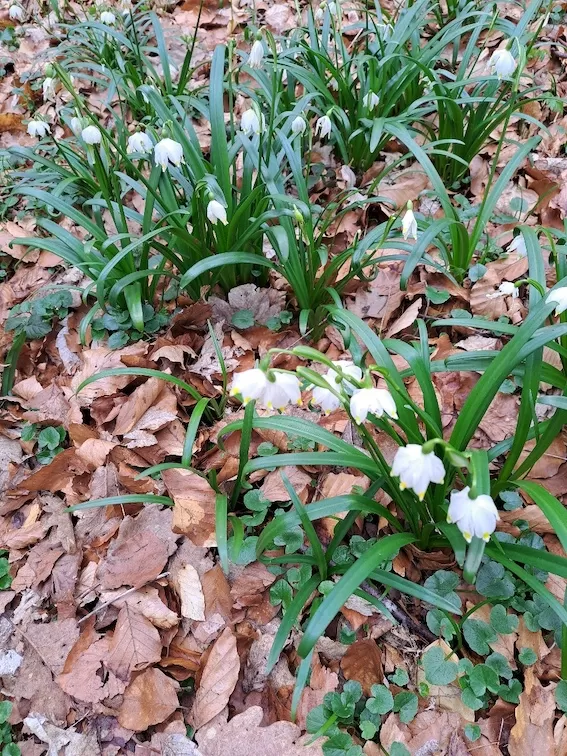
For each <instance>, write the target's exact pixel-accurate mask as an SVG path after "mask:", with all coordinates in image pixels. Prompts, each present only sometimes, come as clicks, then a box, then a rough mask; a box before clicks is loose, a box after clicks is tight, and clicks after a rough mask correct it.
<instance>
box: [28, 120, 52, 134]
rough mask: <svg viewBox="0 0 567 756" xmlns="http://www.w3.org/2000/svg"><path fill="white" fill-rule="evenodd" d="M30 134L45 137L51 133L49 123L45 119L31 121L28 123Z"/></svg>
mask: <svg viewBox="0 0 567 756" xmlns="http://www.w3.org/2000/svg"><path fill="white" fill-rule="evenodd" d="M28 134H29V135H30V136H32V137H33V136H34V137H44V136H46V135H47V134H49V124H48V123H46V122H45V121H30V122H29V123H28Z"/></svg>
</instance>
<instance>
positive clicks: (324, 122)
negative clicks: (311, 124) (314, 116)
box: [315, 115, 333, 139]
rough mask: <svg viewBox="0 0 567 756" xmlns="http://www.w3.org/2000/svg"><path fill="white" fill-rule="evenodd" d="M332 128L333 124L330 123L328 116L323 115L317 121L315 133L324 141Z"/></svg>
mask: <svg viewBox="0 0 567 756" xmlns="http://www.w3.org/2000/svg"><path fill="white" fill-rule="evenodd" d="M332 128H333V124H332V122H331V119H330V118H329V116H328V115H324V116H322V117H321V118H319V119H318V120H317V123H316V124H315V133H316V134H319V136H320V137H321V139H324V138H325V137H327V136H329V134H330V133H331V130H332Z"/></svg>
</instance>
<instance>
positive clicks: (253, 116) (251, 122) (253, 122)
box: [240, 108, 265, 136]
mask: <svg viewBox="0 0 567 756" xmlns="http://www.w3.org/2000/svg"><path fill="white" fill-rule="evenodd" d="M264 127H265V121H264V116H263V115H262V114H260V117H258V114H257V113H256V111H255V110H252V108H248V110H245V111H244V113H243V114H242V118H241V119H240V128H241V129H242V131H243V132H244V133H245V134H246V135H247V136H252V134H260V133H261V132H262V131H263V130H264Z"/></svg>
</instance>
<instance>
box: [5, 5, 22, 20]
mask: <svg viewBox="0 0 567 756" xmlns="http://www.w3.org/2000/svg"><path fill="white" fill-rule="evenodd" d="M25 15H26V14H25V12H24V9H23V8H22V6H21V5H18V3H13V4H12V5H11V6H10V7H9V8H8V16H9V17H10V20H11V21H23V20H24V18H25Z"/></svg>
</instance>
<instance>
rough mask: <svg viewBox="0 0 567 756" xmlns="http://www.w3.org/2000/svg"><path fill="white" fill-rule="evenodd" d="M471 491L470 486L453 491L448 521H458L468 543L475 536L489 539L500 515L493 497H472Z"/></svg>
mask: <svg viewBox="0 0 567 756" xmlns="http://www.w3.org/2000/svg"><path fill="white" fill-rule="evenodd" d="M469 492H470V488H469V486H467V487H466V488H463V490H462V491H452V492H451V499H450V502H449V511H448V512H447V522H449V523H452V522H454V523H456V525H457V527H458V528H459V530H460V531H461V533H462V534H463V536H464V538H465V541H466V542H467V543H470V542H471V541H472V538H473V536H476V537H477V538H482V540H483V541H488V540H489V539H490V534H491V533H494V531H495V529H496V522H497V520H499V519H500V515H499V514H498V510H497V509H496V506H495V504H494V502H493V501H492V497H490V496H488V495H487V494H480V496H477V497H476V499H471V498H470V496H469Z"/></svg>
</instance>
